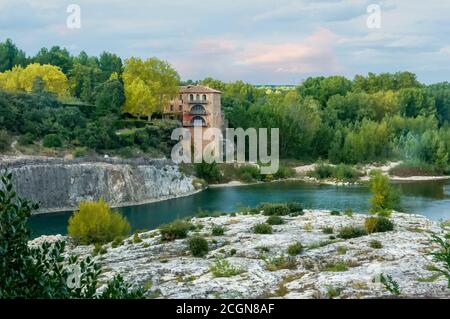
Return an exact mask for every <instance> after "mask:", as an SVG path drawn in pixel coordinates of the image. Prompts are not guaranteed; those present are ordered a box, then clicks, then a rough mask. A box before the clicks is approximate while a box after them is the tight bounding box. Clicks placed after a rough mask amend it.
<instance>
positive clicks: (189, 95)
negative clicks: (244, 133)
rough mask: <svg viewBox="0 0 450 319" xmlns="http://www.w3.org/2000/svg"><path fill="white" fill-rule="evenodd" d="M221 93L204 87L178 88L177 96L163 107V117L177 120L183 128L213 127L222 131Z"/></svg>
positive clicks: (189, 86)
mask: <svg viewBox="0 0 450 319" xmlns="http://www.w3.org/2000/svg"><path fill="white" fill-rule="evenodd" d="M220 98H221V92H220V91H217V90H213V89H211V88H209V87H206V86H200V85H188V86H182V87H180V94H179V96H178V97H177V98H176V99H174V100H172V101H171V102H170V104H169V105H166V106H165V107H164V117H165V118H170V119H176V120H179V121H180V122H181V123H182V125H183V127H186V128H193V127H194V126H201V127H203V128H210V127H215V128H219V129H221V130H223V126H224V123H223V122H224V121H223V115H222V105H221V100H220Z"/></svg>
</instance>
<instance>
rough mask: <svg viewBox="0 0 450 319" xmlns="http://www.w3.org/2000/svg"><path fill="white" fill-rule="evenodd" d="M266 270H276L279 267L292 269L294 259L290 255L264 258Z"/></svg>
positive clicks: (294, 265)
mask: <svg viewBox="0 0 450 319" xmlns="http://www.w3.org/2000/svg"><path fill="white" fill-rule="evenodd" d="M265 262H266V269H267V270H268V271H277V270H280V269H294V268H295V267H296V264H295V259H294V258H292V257H287V258H286V257H284V256H279V257H270V258H267V259H266V260H265Z"/></svg>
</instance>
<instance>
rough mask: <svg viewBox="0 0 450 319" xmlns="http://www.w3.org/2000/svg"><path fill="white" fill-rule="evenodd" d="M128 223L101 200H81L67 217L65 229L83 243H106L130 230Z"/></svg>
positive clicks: (126, 233)
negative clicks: (68, 217)
mask: <svg viewBox="0 0 450 319" xmlns="http://www.w3.org/2000/svg"><path fill="white" fill-rule="evenodd" d="M130 229H131V227H130V224H129V223H128V221H127V220H126V218H125V217H123V216H122V215H121V214H120V213H118V212H115V211H112V210H111V208H110V207H109V206H108V205H107V204H106V203H105V202H104V201H103V200H100V201H98V202H91V201H88V202H81V203H80V205H79V207H78V210H77V211H76V212H75V213H74V214H73V216H72V217H70V219H69V225H68V227H67V231H68V234H69V236H72V237H74V238H75V239H77V240H78V241H79V242H80V243H81V244H83V245H89V244H93V243H108V242H110V241H113V240H114V239H115V238H117V237H120V236H126V235H128V233H129V232H130Z"/></svg>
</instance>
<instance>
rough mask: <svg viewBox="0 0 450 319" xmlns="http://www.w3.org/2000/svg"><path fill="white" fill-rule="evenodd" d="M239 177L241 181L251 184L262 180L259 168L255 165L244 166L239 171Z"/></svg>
mask: <svg viewBox="0 0 450 319" xmlns="http://www.w3.org/2000/svg"><path fill="white" fill-rule="evenodd" d="M237 177H238V179H239V180H241V181H243V182H246V183H251V182H254V181H258V180H261V179H262V176H261V173H260V171H259V168H258V167H257V166H255V165H244V166H241V167H239V168H238V169H237Z"/></svg>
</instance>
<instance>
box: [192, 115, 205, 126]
mask: <svg viewBox="0 0 450 319" xmlns="http://www.w3.org/2000/svg"><path fill="white" fill-rule="evenodd" d="M191 124H192V125H193V126H206V121H205V119H204V118H203V117H201V116H194V117H193V118H192V120H191Z"/></svg>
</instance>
